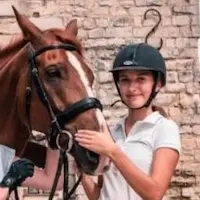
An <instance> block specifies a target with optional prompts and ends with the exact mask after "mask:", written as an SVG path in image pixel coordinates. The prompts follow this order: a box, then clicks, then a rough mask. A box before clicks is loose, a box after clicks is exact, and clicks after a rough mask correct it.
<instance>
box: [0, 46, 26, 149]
mask: <svg viewBox="0 0 200 200" xmlns="http://www.w3.org/2000/svg"><path fill="white" fill-rule="evenodd" d="M18 57H19V58H20V59H17V58H18ZM26 59H27V56H26V53H25V51H22V50H21V51H20V52H19V53H18V54H16V55H15V56H14V54H13V57H10V60H9V61H8V57H6V58H5V60H4V61H3V63H4V64H5V65H4V66H3V65H2V63H1V70H0V86H1V96H0V110H1V112H0V144H4V145H7V146H9V147H12V148H15V149H16V150H17V151H20V149H18V148H17V145H16V141H19V140H22V141H24V139H25V140H27V138H28V133H27V130H26V128H25V126H24V125H23V124H22V123H21V122H20V119H19V116H18V114H17V110H16V109H17V108H16V105H17V86H18V83H19V79H20V73H21V72H22V70H23V66H25V65H22V63H26ZM2 60H3V59H2ZM15 133H18V134H15ZM21 136H22V138H21Z"/></svg>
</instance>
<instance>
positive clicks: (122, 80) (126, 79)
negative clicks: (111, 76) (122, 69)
mask: <svg viewBox="0 0 200 200" xmlns="http://www.w3.org/2000/svg"><path fill="white" fill-rule="evenodd" d="M128 82H129V79H128V78H120V79H119V83H128Z"/></svg>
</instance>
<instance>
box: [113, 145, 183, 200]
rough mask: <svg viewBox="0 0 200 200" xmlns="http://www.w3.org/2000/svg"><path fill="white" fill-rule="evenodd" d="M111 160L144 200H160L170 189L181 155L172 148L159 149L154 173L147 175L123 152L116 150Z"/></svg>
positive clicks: (155, 158) (154, 160) (155, 157)
mask: <svg viewBox="0 0 200 200" xmlns="http://www.w3.org/2000/svg"><path fill="white" fill-rule="evenodd" d="M110 158H111V160H112V161H113V163H114V164H115V166H116V167H117V168H118V170H119V171H120V172H121V174H122V175H123V176H124V178H125V179H126V181H127V183H128V184H129V185H130V186H131V187H132V188H133V189H134V190H135V191H136V192H137V193H138V194H139V195H140V196H141V197H142V199H144V200H160V199H162V197H163V196H164V193H165V191H166V190H167V188H168V185H169V183H170V180H171V178H172V176H173V172H174V169H175V167H176V165H177V162H178V159H179V154H178V152H177V151H175V150H173V149H170V148H159V149H157V150H156V151H155V153H154V157H153V164H152V171H151V174H150V175H146V174H145V173H144V172H142V171H141V170H140V169H139V168H137V167H136V165H135V164H134V163H133V162H132V161H131V160H130V159H129V158H128V157H127V155H126V154H125V153H124V152H122V151H121V150H120V149H119V148H116V149H115V150H114V151H113V152H112V153H111V154H110Z"/></svg>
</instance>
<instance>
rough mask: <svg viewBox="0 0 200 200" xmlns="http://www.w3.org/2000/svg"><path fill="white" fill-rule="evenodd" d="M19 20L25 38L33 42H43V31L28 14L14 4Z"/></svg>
mask: <svg viewBox="0 0 200 200" xmlns="http://www.w3.org/2000/svg"><path fill="white" fill-rule="evenodd" d="M12 8H13V10H14V13H15V17H16V19H17V22H18V24H19V26H20V28H21V30H22V32H23V35H24V38H25V39H27V40H30V41H31V42H32V43H33V44H41V43H42V42H43V41H42V37H41V34H42V31H41V30H40V29H39V28H38V27H37V26H35V25H34V24H33V23H32V22H31V21H30V20H29V19H28V18H27V17H26V16H24V15H22V14H20V13H19V12H18V11H17V9H16V8H15V7H14V6H12Z"/></svg>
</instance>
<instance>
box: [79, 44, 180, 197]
mask: <svg viewBox="0 0 200 200" xmlns="http://www.w3.org/2000/svg"><path fill="white" fill-rule="evenodd" d="M111 71H112V73H113V78H114V81H115V84H116V87H117V90H118V92H119V95H120V97H121V100H122V102H123V103H124V104H125V105H126V106H127V108H128V115H127V116H126V117H125V118H124V119H122V120H120V121H119V123H117V124H116V125H115V126H114V128H113V130H112V131H111V134H112V137H113V139H114V141H115V142H114V141H113V139H112V138H111V137H110V136H109V134H101V133H99V132H94V131H89V130H80V131H78V132H77V134H76V141H78V142H79V144H80V145H81V146H82V147H85V148H87V149H89V150H92V151H94V152H96V153H99V154H104V155H106V156H108V157H109V158H110V159H111V161H112V163H111V166H110V169H109V170H108V171H107V172H105V173H104V174H103V175H102V176H99V178H98V183H95V182H94V181H93V179H92V178H91V177H89V176H87V175H84V176H83V178H82V184H83V187H84V189H85V191H86V194H87V196H88V198H89V199H90V200H97V199H99V200H122V199H123V200H142V199H145V200H160V199H163V197H164V194H165V192H166V190H167V188H168V185H169V183H170V180H171V178H172V176H173V172H174V169H175V167H176V165H177V163H178V160H179V154H180V148H181V147H180V146H181V145H180V136H179V129H178V127H177V125H176V124H175V122H174V121H172V120H170V119H168V118H166V117H165V116H163V115H161V114H160V113H159V112H158V111H155V110H154V107H153V105H152V100H153V99H154V98H155V96H156V94H157V93H158V92H159V91H160V89H161V87H163V86H164V85H165V83H166V67H165V62H164V59H163V57H162V56H161V54H160V53H159V52H158V51H157V50H156V49H155V48H153V47H152V46H150V45H147V44H143V43H141V44H134V45H128V46H126V47H125V48H123V49H122V50H121V51H120V52H119V53H118V55H117V56H116V58H115V61H114V64H113V69H112V70H111ZM105 135H107V136H105Z"/></svg>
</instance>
